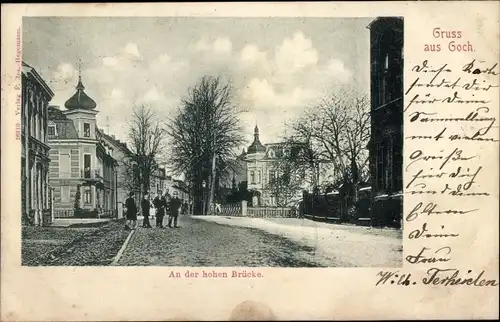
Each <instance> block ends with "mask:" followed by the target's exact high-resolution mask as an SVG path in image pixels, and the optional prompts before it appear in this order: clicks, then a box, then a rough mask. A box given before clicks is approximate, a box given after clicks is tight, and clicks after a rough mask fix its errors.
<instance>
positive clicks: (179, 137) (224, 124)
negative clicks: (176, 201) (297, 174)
mask: <svg viewBox="0 0 500 322" xmlns="http://www.w3.org/2000/svg"><path fill="white" fill-rule="evenodd" d="M231 92H232V87H231V85H230V84H229V83H227V84H223V83H222V82H221V80H220V78H219V77H211V76H204V77H202V78H201V80H200V81H199V82H198V83H197V84H196V85H195V86H194V87H193V88H191V89H189V90H188V94H187V96H186V97H185V98H184V99H183V100H182V103H181V106H180V107H179V110H178V113H177V115H176V116H175V117H174V118H172V119H171V120H170V124H169V127H168V134H169V136H170V146H171V148H172V151H171V153H170V155H169V159H170V160H169V161H170V162H169V163H170V164H171V165H172V170H173V171H174V172H175V173H177V174H180V173H184V174H185V175H186V178H188V180H189V181H190V183H191V184H190V185H191V186H192V187H193V195H194V198H195V204H194V206H195V211H196V212H200V210H201V212H203V213H206V212H207V210H208V209H209V206H210V205H211V203H212V200H213V197H214V191H215V190H216V189H215V188H216V187H215V186H216V181H217V179H218V178H220V177H222V176H224V175H225V174H227V173H229V172H228V171H229V170H230V169H232V168H233V167H234V166H235V165H236V160H237V154H236V152H237V150H238V147H239V146H240V145H241V144H242V143H243V136H242V129H241V127H240V125H239V119H238V117H237V114H238V111H237V109H236V107H235V106H234V105H233V104H232V103H231V99H232V97H231V95H232V93H231ZM203 182H205V185H206V187H207V188H208V193H207V194H205V191H206V189H205V188H204V187H203ZM202 207H204V209H201V208H202Z"/></svg>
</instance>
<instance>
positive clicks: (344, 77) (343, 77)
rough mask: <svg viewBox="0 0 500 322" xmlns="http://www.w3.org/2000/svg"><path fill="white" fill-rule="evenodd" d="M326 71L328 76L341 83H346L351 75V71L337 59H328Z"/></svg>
mask: <svg viewBox="0 0 500 322" xmlns="http://www.w3.org/2000/svg"><path fill="white" fill-rule="evenodd" d="M326 71H327V73H328V76H331V77H332V78H335V79H337V80H339V81H340V82H341V83H347V82H348V81H349V80H350V79H351V76H352V72H351V71H350V70H349V69H347V68H346V66H345V65H344V62H342V61H341V60H339V59H330V61H329V62H328V67H327V69H326Z"/></svg>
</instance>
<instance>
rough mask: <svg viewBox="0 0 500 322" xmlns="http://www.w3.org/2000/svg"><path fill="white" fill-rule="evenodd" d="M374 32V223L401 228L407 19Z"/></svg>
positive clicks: (391, 20)
mask: <svg viewBox="0 0 500 322" xmlns="http://www.w3.org/2000/svg"><path fill="white" fill-rule="evenodd" d="M368 28H369V29H370V47H371V49H370V60H371V73H370V75H371V76H370V77H371V140H370V145H369V149H370V170H371V181H372V192H373V193H372V196H373V204H372V224H373V225H376V226H386V225H387V226H398V227H399V226H400V220H401V215H402V211H403V194H402V191H403V167H402V165H403V40H404V33H403V18H400V17H378V18H376V19H375V20H374V21H372V22H371V23H370V25H369V26H368Z"/></svg>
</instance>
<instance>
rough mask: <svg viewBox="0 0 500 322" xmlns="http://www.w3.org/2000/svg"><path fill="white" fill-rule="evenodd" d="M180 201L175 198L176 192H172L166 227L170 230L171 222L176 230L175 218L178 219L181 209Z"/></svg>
mask: <svg viewBox="0 0 500 322" xmlns="http://www.w3.org/2000/svg"><path fill="white" fill-rule="evenodd" d="M181 205H182V201H181V200H180V199H179V197H178V196H177V191H174V197H173V198H172V200H170V215H169V216H168V227H170V228H172V220H173V222H174V228H177V217H179V209H180V208H181Z"/></svg>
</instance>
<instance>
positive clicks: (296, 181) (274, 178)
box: [266, 158, 303, 207]
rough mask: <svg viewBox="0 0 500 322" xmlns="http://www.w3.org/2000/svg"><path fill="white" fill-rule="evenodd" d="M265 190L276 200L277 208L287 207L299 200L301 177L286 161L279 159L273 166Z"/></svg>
mask: <svg viewBox="0 0 500 322" xmlns="http://www.w3.org/2000/svg"><path fill="white" fill-rule="evenodd" d="M272 171H273V172H272V173H273V175H271V177H270V178H269V182H268V184H267V185H266V190H267V191H268V192H269V193H270V194H271V195H272V196H274V197H275V198H276V205H277V206H278V207H287V206H290V205H292V204H293V203H295V202H297V201H298V200H299V199H300V196H301V195H300V192H301V190H302V183H303V180H302V178H303V177H302V175H301V173H300V170H299V169H296V168H294V166H293V164H292V163H291V162H288V159H281V158H280V159H279V160H278V161H277V162H275V163H274V164H273V167H272Z"/></svg>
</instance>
